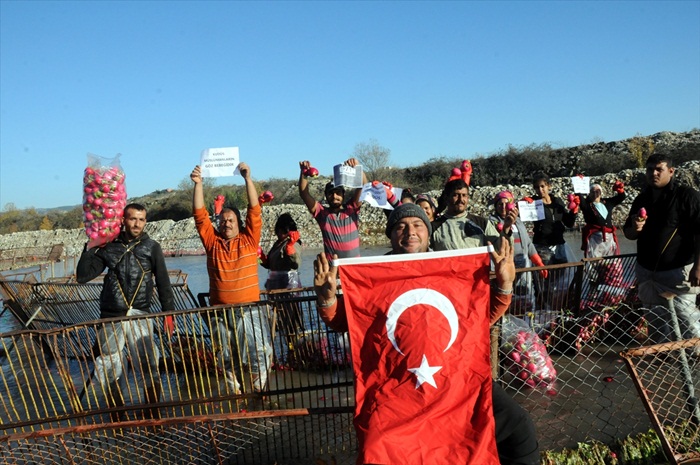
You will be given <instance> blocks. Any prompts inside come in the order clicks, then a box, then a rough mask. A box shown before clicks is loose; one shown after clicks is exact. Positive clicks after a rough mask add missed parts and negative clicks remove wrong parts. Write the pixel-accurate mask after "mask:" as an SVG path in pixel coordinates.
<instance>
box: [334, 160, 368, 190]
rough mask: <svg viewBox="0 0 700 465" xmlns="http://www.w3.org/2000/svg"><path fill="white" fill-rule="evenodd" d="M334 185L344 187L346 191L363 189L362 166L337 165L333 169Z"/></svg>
mask: <svg viewBox="0 0 700 465" xmlns="http://www.w3.org/2000/svg"><path fill="white" fill-rule="evenodd" d="M333 184H335V185H336V186H343V187H345V188H346V189H359V188H361V187H362V165H357V166H355V167H352V166H350V165H335V166H334V167H333Z"/></svg>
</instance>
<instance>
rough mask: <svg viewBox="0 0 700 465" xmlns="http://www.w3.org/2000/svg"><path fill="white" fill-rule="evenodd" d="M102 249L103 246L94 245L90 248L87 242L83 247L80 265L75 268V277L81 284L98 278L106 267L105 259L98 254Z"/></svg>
mask: <svg viewBox="0 0 700 465" xmlns="http://www.w3.org/2000/svg"><path fill="white" fill-rule="evenodd" d="M100 250H102V248H101V247H93V248H92V249H89V250H88V248H87V244H85V248H84V249H83V253H82V254H80V260H78V265H77V266H76V269H75V279H76V281H78V282H79V283H80V284H83V283H87V282H89V281H92V280H93V279H95V278H97V277H98V276H99V275H100V274H102V272H103V271H104V269H105V268H106V266H107V265H106V264H105V262H104V260H102V257H100V256H99V255H98V252H99V251H100Z"/></svg>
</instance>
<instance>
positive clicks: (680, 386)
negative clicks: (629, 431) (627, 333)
mask: <svg viewBox="0 0 700 465" xmlns="http://www.w3.org/2000/svg"><path fill="white" fill-rule="evenodd" d="M699 353H700V339H690V340H686V341H682V342H668V343H665V344H658V345H654V346H651V347H643V348H640V349H632V350H629V351H626V352H625V353H623V356H624V358H625V362H626V363H627V365H628V366H629V369H630V372H631V373H632V378H633V380H634V384H635V386H636V388H637V391H638V393H639V396H640V398H641V399H642V400H643V402H644V405H645V407H646V408H647V411H648V412H649V415H650V416H651V417H652V418H654V422H653V423H654V429H655V430H656V433H657V434H658V436H659V439H660V440H661V445H662V447H663V449H664V452H665V454H666V456H667V457H670V458H672V460H673V462H672V463H698V462H700V429H699V428H700V404H698V397H697V396H698V392H700V360H699V359H698V354H699Z"/></svg>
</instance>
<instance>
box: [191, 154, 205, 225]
mask: <svg viewBox="0 0 700 465" xmlns="http://www.w3.org/2000/svg"><path fill="white" fill-rule="evenodd" d="M190 179H191V180H192V182H193V183H194V190H193V192H192V212H193V213H194V211H195V210H198V209H200V208H203V207H204V186H202V169H201V168H200V167H199V165H197V166H195V167H194V169H193V170H192V173H190Z"/></svg>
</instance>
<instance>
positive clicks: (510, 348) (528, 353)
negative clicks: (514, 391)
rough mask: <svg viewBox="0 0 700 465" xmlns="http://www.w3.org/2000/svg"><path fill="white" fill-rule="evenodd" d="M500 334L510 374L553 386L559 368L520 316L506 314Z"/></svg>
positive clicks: (534, 384) (526, 381)
mask: <svg viewBox="0 0 700 465" xmlns="http://www.w3.org/2000/svg"><path fill="white" fill-rule="evenodd" d="M501 335H502V342H501V350H502V351H503V352H504V353H505V355H506V357H507V359H508V360H509V362H510V364H509V370H510V371H511V373H513V374H514V375H515V377H516V378H518V379H520V380H521V381H522V382H523V383H524V384H526V385H527V386H530V387H533V388H534V387H544V388H547V389H553V387H554V381H555V380H556V378H557V370H555V369H554V364H553V363H552V359H551V357H550V356H549V354H548V353H547V348H546V346H545V344H544V342H542V340H541V339H540V337H539V336H538V335H537V333H536V332H535V330H534V329H532V328H530V326H528V324H527V323H526V322H525V321H523V320H521V319H520V318H517V317H514V316H512V315H505V316H504V317H503V323H502V325H501Z"/></svg>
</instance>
